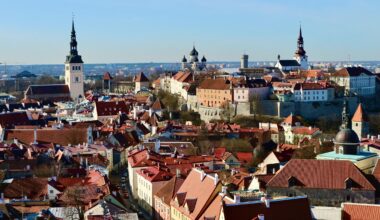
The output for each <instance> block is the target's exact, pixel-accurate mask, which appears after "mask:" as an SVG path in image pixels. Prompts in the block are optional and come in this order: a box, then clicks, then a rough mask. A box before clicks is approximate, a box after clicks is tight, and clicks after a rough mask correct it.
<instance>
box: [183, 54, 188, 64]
mask: <svg viewBox="0 0 380 220" xmlns="http://www.w3.org/2000/svg"><path fill="white" fill-rule="evenodd" d="M182 63H187V59H186V57H185V55H183V58H182Z"/></svg>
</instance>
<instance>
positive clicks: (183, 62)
mask: <svg viewBox="0 0 380 220" xmlns="http://www.w3.org/2000/svg"><path fill="white" fill-rule="evenodd" d="M181 68H182V70H185V69H186V68H187V59H186V56H185V55H183V58H182V62H181Z"/></svg>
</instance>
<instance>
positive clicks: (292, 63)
mask: <svg viewBox="0 0 380 220" xmlns="http://www.w3.org/2000/svg"><path fill="white" fill-rule="evenodd" d="M277 59H278V61H277V63H276V65H275V67H276V68H278V69H280V70H281V71H282V72H289V71H296V70H307V69H309V63H308V57H307V55H306V51H305V49H304V42H303V36H302V29H301V27H300V31H299V35H298V40H297V50H296V52H295V53H294V56H293V60H281V59H280V55H278V56H277Z"/></svg>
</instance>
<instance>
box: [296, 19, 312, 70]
mask: <svg viewBox="0 0 380 220" xmlns="http://www.w3.org/2000/svg"><path fill="white" fill-rule="evenodd" d="M293 58H294V59H295V60H297V62H298V63H299V64H300V66H301V69H305V70H306V69H308V68H309V64H308V61H307V55H306V51H305V49H304V42H303V36H302V28H301V26H300V31H299V34H298V40H297V50H296V52H295V53H294V57H293Z"/></svg>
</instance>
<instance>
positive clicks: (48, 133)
mask: <svg viewBox="0 0 380 220" xmlns="http://www.w3.org/2000/svg"><path fill="white" fill-rule="evenodd" d="M36 131H37V142H38V143H40V144H41V143H53V144H60V145H63V146H67V145H68V144H74V143H72V142H73V141H75V142H77V143H83V142H87V128H62V129H54V128H42V129H37V130H36ZM4 139H5V140H8V141H11V140H13V139H18V140H19V141H20V142H22V143H25V144H31V143H33V141H34V129H9V130H6V132H5V137H4Z"/></svg>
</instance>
